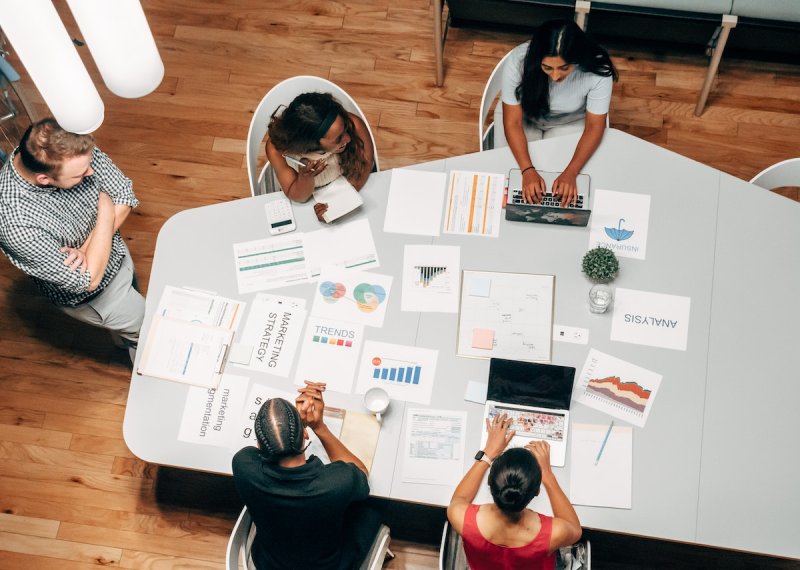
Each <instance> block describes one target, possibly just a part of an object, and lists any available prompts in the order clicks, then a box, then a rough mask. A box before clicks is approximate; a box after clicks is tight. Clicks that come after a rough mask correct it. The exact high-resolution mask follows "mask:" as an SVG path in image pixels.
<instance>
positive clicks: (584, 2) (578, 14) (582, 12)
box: [575, 0, 592, 32]
mask: <svg viewBox="0 0 800 570" xmlns="http://www.w3.org/2000/svg"><path fill="white" fill-rule="evenodd" d="M591 9H592V3H591V2H589V1H588V0H577V2H575V23H576V24H578V27H579V28H580V29H582V30H583V31H584V32H585V31H586V17H587V16H588V15H589V10H591Z"/></svg>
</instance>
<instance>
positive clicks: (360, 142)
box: [266, 93, 375, 217]
mask: <svg viewBox="0 0 800 570" xmlns="http://www.w3.org/2000/svg"><path fill="white" fill-rule="evenodd" d="M267 135H268V139H267V143H266V147H267V158H268V159H269V162H270V164H271V165H272V168H273V169H274V170H275V175H276V176H277V178H278V182H279V183H280V185H281V188H282V189H283V192H284V194H286V196H287V197H288V198H289V199H291V200H295V201H297V202H305V201H306V200H308V198H309V197H310V196H311V193H312V192H313V191H314V189H315V188H319V187H320V186H325V185H326V184H329V183H331V182H333V181H334V180H335V179H336V178H338V177H339V176H344V177H345V178H347V180H348V182H350V184H352V185H353V186H354V187H355V189H356V190H361V188H362V187H363V186H364V184H365V183H366V182H367V177H368V176H369V174H370V172H371V171H372V167H373V165H374V163H375V160H374V149H373V147H372V139H371V138H370V136H369V131H368V130H367V127H366V125H365V124H364V121H362V120H361V118H360V117H359V116H357V115H354V114H353V113H349V112H347V111H346V110H345V109H344V107H342V105H341V103H339V101H337V100H336V99H335V98H334V97H333V95H331V94H330V93H303V94H301V95H298V96H297V97H295V98H294V100H293V101H292V102H291V103H289V106H288V107H286V109H285V110H284V111H283V113H281V114H280V115H277V114H273V116H272V118H271V119H270V122H269V126H268V128H267ZM326 209H327V205H325V204H316V205H315V206H314V211H315V212H316V214H317V217H321V216H322V214H323V213H324V212H325V210H326Z"/></svg>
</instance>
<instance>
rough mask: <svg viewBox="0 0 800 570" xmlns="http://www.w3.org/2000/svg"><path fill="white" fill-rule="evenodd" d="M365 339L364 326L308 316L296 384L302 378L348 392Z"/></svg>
mask: <svg viewBox="0 0 800 570" xmlns="http://www.w3.org/2000/svg"><path fill="white" fill-rule="evenodd" d="M363 339H364V325H362V324H361V323H350V322H346V321H336V320H333V319H329V318H324V317H322V318H321V317H315V316H311V317H309V318H308V325H307V326H306V330H305V332H304V333H303V338H302V340H301V344H302V346H303V349H302V352H301V353H300V360H298V362H297V372H295V376H294V381H295V384H298V385H301V386H302V385H303V381H304V380H313V381H315V382H325V383H327V384H328V390H332V391H334V392H342V393H344V394H350V393H351V392H352V390H353V377H354V376H355V372H356V366H357V364H358V355H359V352H360V351H361V345H362V344H363V342H364V341H363Z"/></svg>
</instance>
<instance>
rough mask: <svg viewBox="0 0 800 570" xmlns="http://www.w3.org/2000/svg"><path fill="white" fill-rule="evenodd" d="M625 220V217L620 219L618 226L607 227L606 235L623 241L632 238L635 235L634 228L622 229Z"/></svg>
mask: <svg viewBox="0 0 800 570" xmlns="http://www.w3.org/2000/svg"><path fill="white" fill-rule="evenodd" d="M624 221H625V218H620V219H619V224H618V227H616V228H605V230H606V235H607V236H608V237H610V238H611V239H613V240H617V241H622V240H626V239H628V238H630V237H631V236H632V235H633V230H625V229H622V222H624Z"/></svg>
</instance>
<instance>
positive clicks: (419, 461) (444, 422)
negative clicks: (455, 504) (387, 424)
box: [402, 408, 467, 487]
mask: <svg viewBox="0 0 800 570" xmlns="http://www.w3.org/2000/svg"><path fill="white" fill-rule="evenodd" d="M466 423H467V414H466V412H456V411H451V410H427V409H425V410H423V409H413V408H412V409H410V410H408V411H407V413H406V445H405V448H406V450H407V451H406V454H405V456H404V457H403V466H402V480H403V482H404V483H424V484H428V485H448V486H451V487H455V485H456V484H458V482H459V481H460V480H461V477H462V476H463V471H464V441H465V437H464V433H465V430H466Z"/></svg>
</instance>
